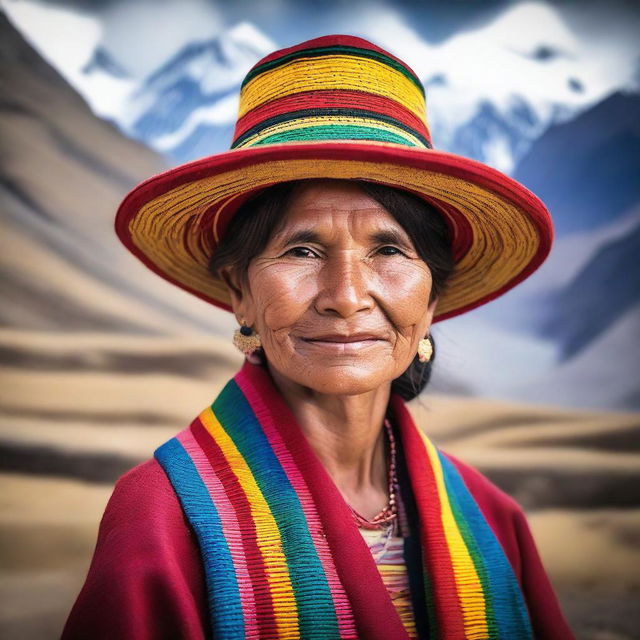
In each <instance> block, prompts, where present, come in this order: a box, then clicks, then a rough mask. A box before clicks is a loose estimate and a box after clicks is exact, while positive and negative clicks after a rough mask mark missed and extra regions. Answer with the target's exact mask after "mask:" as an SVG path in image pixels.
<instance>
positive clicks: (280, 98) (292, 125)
mask: <svg viewBox="0 0 640 640" xmlns="http://www.w3.org/2000/svg"><path fill="white" fill-rule="evenodd" d="M330 140H336V141H337V140H340V141H345V140H358V141H363V140H367V141H371V142H378V143H385V144H399V145H404V146H409V147H422V148H428V149H430V148H432V145H431V135H430V132H429V127H428V123H427V117H426V104H425V91H424V87H423V85H422V83H421V82H420V79H419V78H418V76H417V75H416V73H415V72H414V71H413V70H412V69H411V68H410V67H409V66H408V65H407V64H405V63H404V62H403V61H402V60H400V59H398V58H396V57H395V56H393V55H392V54H391V53H389V52H388V51H385V50H384V49H381V48H380V47H377V46H376V45H374V44H373V43H371V42H369V41H368V40H364V39H363V38H358V37H355V36H349V35H329V36H322V37H320V38H314V39H312V40H307V41H305V42H302V43H300V44H298V45H295V46H293V47H288V48H286V49H280V50H278V51H275V52H274V53H271V54H269V55H268V56H265V57H264V58H262V59H261V60H260V61H258V62H257V63H256V64H255V65H254V66H253V67H252V68H251V70H250V71H249V72H248V73H247V75H246V76H245V78H244V80H243V82H242V87H241V91H240V105H239V110H238V120H237V123H236V127H235V132H234V136H233V143H232V144H231V148H232V149H237V148H242V147H254V146H259V145H268V144H283V143H289V142H305V143H309V142H314V141H317V142H326V141H330Z"/></svg>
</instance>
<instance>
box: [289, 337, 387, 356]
mask: <svg viewBox="0 0 640 640" xmlns="http://www.w3.org/2000/svg"><path fill="white" fill-rule="evenodd" d="M298 339H299V340H300V341H302V342H303V343H304V344H305V345H308V346H311V347H316V348H319V349H323V350H325V351H328V352H333V353H357V352H359V351H361V350H362V349H367V348H369V347H374V346H379V345H381V344H383V343H385V342H386V340H384V339H383V338H381V337H380V336H378V335H374V334H371V333H354V334H351V335H342V334H326V335H319V336H313V337H308V338H303V337H299V338H298Z"/></svg>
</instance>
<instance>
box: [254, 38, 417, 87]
mask: <svg viewBox="0 0 640 640" xmlns="http://www.w3.org/2000/svg"><path fill="white" fill-rule="evenodd" d="M334 46H344V47H357V48H358V49H365V50H369V51H376V52H378V53H381V54H382V55H385V56H387V58H390V59H391V60H395V61H396V62H397V63H398V64H401V65H402V66H403V67H404V68H405V69H406V70H407V71H409V73H411V74H412V75H413V76H415V78H416V79H417V80H418V81H419V80H420V76H419V75H418V74H417V73H416V72H415V71H414V70H413V69H412V68H411V67H410V66H409V65H408V64H407V63H406V62H405V61H404V60H400V58H396V57H395V56H394V55H392V54H391V53H389V52H388V51H386V50H385V49H381V48H380V47H377V46H376V45H375V44H373V42H369V41H368V40H365V39H364V38H358V37H357V36H350V35H346V34H333V35H327V36H320V37H319V38H313V39H312V40H306V41H305V42H301V43H300V44H296V45H293V46H292V47H286V48H285V49H279V50H278V51H274V52H273V53H270V54H269V55H268V56H265V57H264V58H262V59H260V60H258V62H256V64H254V65H253V67H251V69H250V70H249V72H248V73H251V71H253V70H254V69H256V68H257V67H260V66H262V65H263V64H265V63H267V62H271V61H272V60H277V59H278V58H282V57H283V56H286V55H288V54H290V53H295V52H296V51H304V50H305V49H316V48H318V47H334ZM247 75H248V74H247Z"/></svg>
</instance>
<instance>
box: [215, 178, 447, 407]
mask: <svg viewBox="0 0 640 640" xmlns="http://www.w3.org/2000/svg"><path fill="white" fill-rule="evenodd" d="M306 182H309V180H291V181H288V182H281V183H279V184H276V185H273V186H271V187H267V188H266V189H264V190H263V191H261V192H259V193H258V194H257V195H256V196H254V197H253V198H251V199H250V200H248V201H246V202H244V203H243V204H242V206H241V207H240V208H239V209H238V211H237V212H236V214H235V216H234V217H233V219H232V220H231V222H230V224H229V227H228V229H227V230H226V232H225V234H224V236H223V237H222V240H221V242H220V244H219V246H218V248H217V250H216V252H215V253H214V254H213V256H212V257H211V260H210V262H209V271H210V272H211V273H212V275H214V276H215V277H219V274H220V270H221V269H222V268H223V267H232V268H233V269H234V270H236V272H237V273H239V274H240V277H241V278H247V277H248V275H247V274H248V271H249V264H250V262H251V260H252V259H253V257H254V256H257V255H259V254H260V253H262V251H263V249H264V247H265V246H266V245H267V243H268V241H269V239H270V238H271V237H272V235H273V234H274V233H275V232H276V231H277V230H278V228H279V226H280V223H281V221H282V219H283V215H282V214H283V212H284V211H286V209H287V206H288V204H289V201H290V200H291V197H292V195H293V194H294V192H295V190H296V189H297V188H299V187H300V186H301V185H302V184H304V183H306ZM349 182H355V183H356V184H357V185H358V186H359V187H360V188H361V189H362V190H363V191H364V192H365V193H366V194H367V195H369V196H371V197H372V198H373V199H374V200H376V201H377V202H378V203H379V204H381V205H382V206H383V207H384V208H385V209H386V210H387V211H388V212H389V213H390V214H391V215H392V216H393V217H394V218H395V219H396V220H397V221H398V223H399V224H400V225H401V226H402V228H403V229H404V230H405V231H406V232H407V234H408V235H409V237H410V238H411V239H412V241H413V243H414V246H415V249H416V251H417V253H418V255H419V256H420V257H421V258H422V259H423V260H424V261H425V262H426V263H427V266H428V267H429V269H430V270H431V276H432V287H431V296H430V298H429V302H431V301H433V300H434V299H435V298H436V297H438V296H440V295H442V293H443V292H444V291H445V288H446V285H447V282H448V280H449V278H450V276H451V274H452V273H453V270H454V266H455V264H454V259H453V253H452V250H451V240H450V234H449V228H448V226H447V223H446V220H445V219H444V217H443V216H442V215H441V214H440V213H439V212H438V211H437V210H436V209H435V208H434V207H433V206H432V205H430V204H429V203H428V202H426V201H425V200H423V199H422V198H420V197H418V196H416V195H413V194H412V193H409V192H408V191H404V190H402V189H398V188H396V187H390V186H387V185H383V184H378V183H375V182H368V181H365V180H350V181H349ZM429 339H430V340H431V343H432V346H433V355H432V356H431V360H430V361H429V362H427V363H422V362H420V361H419V360H418V357H417V355H416V357H415V358H414V359H413V361H412V362H411V364H410V365H409V368H408V369H407V370H406V371H405V372H404V373H403V374H402V375H401V376H400V377H399V378H396V379H395V380H394V381H393V383H392V385H391V389H392V391H394V392H396V393H398V394H400V395H401V396H402V397H403V398H404V399H405V400H411V399H413V398H415V397H416V396H417V395H418V394H419V393H420V392H421V391H422V390H423V389H424V388H425V387H426V385H427V383H428V382H429V378H430V377H431V370H432V363H433V361H434V360H435V355H436V349H435V343H434V341H433V337H432V336H429Z"/></svg>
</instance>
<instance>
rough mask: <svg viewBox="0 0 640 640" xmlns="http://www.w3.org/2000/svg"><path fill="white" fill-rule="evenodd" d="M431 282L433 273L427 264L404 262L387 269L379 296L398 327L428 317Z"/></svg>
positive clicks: (409, 324)
mask: <svg viewBox="0 0 640 640" xmlns="http://www.w3.org/2000/svg"><path fill="white" fill-rule="evenodd" d="M431 285H432V279H431V272H430V271H429V269H428V268H427V267H426V266H424V263H420V264H418V263H415V262H408V263H402V264H397V265H391V266H390V267H389V268H388V269H386V270H385V272H384V276H383V277H381V278H379V283H378V292H379V296H380V297H379V299H380V301H381V304H382V305H383V307H384V309H385V311H386V313H387V314H388V316H389V317H390V319H391V320H392V322H393V323H394V324H395V325H396V326H397V327H399V328H401V327H407V328H410V327H412V326H415V325H420V324H421V322H422V321H423V320H425V319H426V316H427V307H428V306H429V296H430V295H431Z"/></svg>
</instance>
